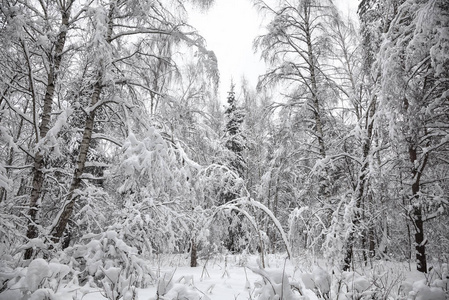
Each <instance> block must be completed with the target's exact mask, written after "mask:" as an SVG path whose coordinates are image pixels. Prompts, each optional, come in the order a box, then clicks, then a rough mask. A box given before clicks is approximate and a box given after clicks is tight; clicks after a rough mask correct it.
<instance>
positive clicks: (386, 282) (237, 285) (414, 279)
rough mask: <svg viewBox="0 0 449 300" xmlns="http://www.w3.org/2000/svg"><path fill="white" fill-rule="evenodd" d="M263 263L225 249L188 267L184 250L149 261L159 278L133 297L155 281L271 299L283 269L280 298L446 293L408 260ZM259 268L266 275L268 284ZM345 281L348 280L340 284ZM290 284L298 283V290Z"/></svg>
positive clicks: (208, 293) (96, 294)
mask: <svg viewBox="0 0 449 300" xmlns="http://www.w3.org/2000/svg"><path fill="white" fill-rule="evenodd" d="M265 263H266V265H267V267H266V268H265V269H264V270H263V271H261V269H260V265H259V264H260V260H259V258H258V257H257V256H255V255H249V256H241V255H228V256H219V257H216V258H212V259H209V260H207V261H204V260H202V261H200V262H199V266H198V267H195V268H191V267H189V266H187V265H188V257H187V256H185V257H182V256H177V257H172V258H171V259H169V258H165V259H163V260H162V261H159V262H158V263H156V264H155V265H157V264H159V265H161V266H159V267H156V268H154V273H155V274H157V276H159V278H160V279H159V283H158V285H154V286H150V287H148V288H146V289H138V290H137V295H138V299H140V300H142V299H143V300H152V299H157V290H158V286H159V291H160V294H159V296H160V299H198V300H199V299H203V300H206V299H211V300H229V299H242V300H243V299H267V300H268V299H277V298H276V296H275V295H274V294H275V290H276V288H277V291H280V289H279V285H280V286H282V278H284V277H283V275H284V274H285V275H286V277H287V278H288V279H287V280H286V281H285V282H287V284H285V282H284V285H285V286H287V287H288V288H289V289H290V287H293V288H292V291H293V292H292V294H290V296H285V295H284V296H283V299H286V300H290V299H304V300H305V299H310V300H314V299H322V298H324V299H379V298H376V297H380V296H388V297H389V298H386V299H414V300H445V299H449V295H448V294H444V292H443V289H441V288H440V287H435V286H432V285H435V284H432V285H431V286H430V287H429V286H428V285H427V284H426V282H427V280H428V279H431V278H429V275H427V276H425V275H424V274H422V273H420V272H418V271H416V266H413V265H409V264H408V263H397V262H385V261H377V262H375V264H374V265H373V267H367V268H364V269H360V270H359V271H357V272H348V273H340V274H335V272H334V274H332V270H331V269H329V268H328V267H327V266H326V263H325V262H324V261H321V262H315V263H311V261H310V260H308V259H307V258H305V257H303V258H301V259H295V260H293V261H292V260H288V259H286V255H280V254H279V255H269V256H267V257H266V262H265ZM410 269H411V270H410ZM440 271H441V270H440ZM260 272H262V275H263V274H266V275H267V277H269V278H271V279H272V280H273V282H272V283H273V284H271V283H270V282H268V281H269V280H268V281H267V278H263V277H262V276H261V275H260ZM256 273H259V274H256ZM436 275H437V274H434V276H436ZM276 278H278V280H276ZM264 279H265V280H264ZM284 280H285V279H284ZM276 281H277V284H278V286H277V287H276ZM349 284H350V285H351V286H345V285H349ZM440 284H445V286H443V285H442V286H441V287H445V289H446V290H447V284H448V281H447V280H446V281H445V282H444V283H443V282H440ZM295 285H297V286H299V289H300V290H301V294H300V293H299V292H298V290H296V289H295ZM301 287H302V288H301ZM320 288H321V289H320ZM281 293H282V292H281ZM285 294H287V293H285ZM337 295H338V298H337ZM370 297H374V298H370ZM83 299H85V300H94V299H95V300H96V299H106V298H104V297H103V296H102V293H101V292H100V291H94V290H91V292H90V293H88V294H86V295H85V296H84V297H83Z"/></svg>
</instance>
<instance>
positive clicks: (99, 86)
mask: <svg viewBox="0 0 449 300" xmlns="http://www.w3.org/2000/svg"><path fill="white" fill-rule="evenodd" d="M115 8H116V2H112V3H111V5H110V8H109V12H108V30H107V33H106V37H105V40H106V42H107V43H108V44H111V42H112V28H113V22H112V20H113V16H114V11H115ZM102 63H104V62H102ZM98 67H99V70H98V76H97V79H96V82H95V84H94V90H93V93H92V97H91V102H90V111H89V114H88V116H87V118H86V124H85V126H84V132H83V139H82V141H81V144H80V148H79V155H78V160H77V166H76V169H75V171H74V174H73V179H72V183H71V185H70V189H69V193H68V195H67V198H66V201H65V204H64V206H63V208H62V210H61V212H60V214H59V216H58V219H57V221H56V225H55V226H54V227H53V228H52V230H51V234H52V241H53V242H55V243H58V242H59V241H60V239H61V237H62V235H63V234H64V230H65V229H66V226H67V223H68V222H69V219H70V217H71V216H72V213H73V209H74V206H75V202H76V199H77V198H76V196H74V193H75V191H76V190H77V189H79V188H80V186H81V176H82V175H83V173H84V168H85V165H86V160H87V153H88V152H89V148H90V141H91V140H92V133H93V128H94V123H95V113H96V109H97V107H96V105H97V104H98V102H99V101H100V96H101V92H102V90H103V77H104V72H105V71H103V70H102V68H103V67H105V66H101V64H100V66H98ZM64 245H66V246H67V245H68V242H67V241H66V242H65V243H64Z"/></svg>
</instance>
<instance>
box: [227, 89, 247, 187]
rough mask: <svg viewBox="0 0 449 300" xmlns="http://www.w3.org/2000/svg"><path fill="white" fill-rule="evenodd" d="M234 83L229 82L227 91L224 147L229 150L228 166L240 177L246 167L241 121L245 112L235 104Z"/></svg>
mask: <svg viewBox="0 0 449 300" xmlns="http://www.w3.org/2000/svg"><path fill="white" fill-rule="evenodd" d="M234 87H235V85H234V84H233V83H231V90H230V91H229V92H228V105H229V106H228V108H227V109H226V111H225V114H226V119H227V123H226V139H225V147H226V149H227V150H229V151H230V153H228V155H229V156H228V157H229V167H230V168H231V169H232V170H233V171H235V172H237V174H238V175H239V177H240V178H244V177H245V176H244V171H245V169H246V163H245V160H244V158H243V151H244V150H245V148H246V147H245V140H246V139H245V136H244V134H243V130H242V127H243V121H244V118H245V112H244V111H243V109H241V108H240V107H238V106H237V100H236V99H235V92H234Z"/></svg>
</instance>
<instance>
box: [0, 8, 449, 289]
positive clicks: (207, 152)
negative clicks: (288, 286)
mask: <svg viewBox="0 0 449 300" xmlns="http://www.w3.org/2000/svg"><path fill="white" fill-rule="evenodd" d="M191 2H193V4H195V5H197V6H199V7H201V8H207V7H208V6H209V5H210V4H211V2H212V1H206V0H203V1H191ZM255 5H256V7H257V8H259V9H260V11H261V12H262V13H264V14H265V17H266V18H267V21H268V23H267V24H268V25H267V28H266V34H264V35H262V36H260V37H258V38H257V39H256V40H255V48H256V49H257V50H259V51H260V53H261V54H262V58H263V59H264V60H265V61H266V63H267V66H268V67H267V68H268V69H267V73H266V74H263V75H261V77H260V82H259V86H258V89H257V91H256V90H253V89H251V88H250V87H249V86H248V84H247V83H246V81H245V80H243V84H242V86H241V87H237V88H236V90H234V86H232V88H231V91H230V92H229V95H228V98H227V99H219V98H218V96H217V93H216V90H217V84H218V71H217V61H216V58H215V55H214V53H213V52H212V51H209V50H208V49H206V47H205V41H204V40H203V38H202V37H201V36H199V35H198V34H197V33H196V31H195V30H194V29H193V28H191V27H190V26H189V25H188V24H187V23H186V14H187V12H186V10H185V7H184V6H183V3H182V1H176V0H173V1H162V2H159V1H139V0H132V1H128V0H127V1H124V0H111V1H93V0H90V1H72V0H61V1H3V2H2V5H1V9H0V26H1V31H0V45H1V49H2V51H1V53H0V121H1V122H0V139H1V144H0V232H1V234H0V254H1V259H2V260H3V259H4V263H2V264H0V266H3V265H8V266H9V267H18V266H19V265H27V264H29V263H30V262H32V261H33V260H34V261H35V259H37V258H44V259H46V260H48V261H50V260H51V259H59V260H60V261H61V262H62V263H67V264H68V263H69V261H70V259H68V258H67V257H70V255H72V254H73V253H81V252H82V253H85V259H86V260H87V259H91V260H94V259H98V258H97V257H95V258H94V257H90V256H89V255H90V254H89V253H92V252H89V251H91V250H89V249H91V248H90V247H94V245H96V244H97V243H100V242H101V241H103V242H104V243H105V244H104V249H107V251H113V250H111V249H112V248H114V247H116V248H117V249H119V250H120V251H121V252H120V251H119V252H113V253H112V252H111V253H109V252H108V253H109V254H108V255H110V256H113V257H115V256H117V260H116V261H118V262H117V264H119V265H120V264H122V265H123V264H126V265H127V266H130V268H131V266H133V268H138V267H137V264H135V261H136V259H141V258H151V257H153V256H154V255H157V254H159V253H178V252H191V253H192V256H191V257H192V266H195V265H196V259H197V256H198V254H197V252H199V253H202V255H205V256H209V255H212V254H213V253H216V252H224V251H243V250H246V251H252V252H259V253H260V255H261V260H262V262H261V264H262V265H263V264H264V262H263V257H264V256H263V255H264V253H266V252H276V251H287V253H288V255H289V256H296V255H298V254H299V253H301V252H304V251H310V252H312V253H313V254H315V255H323V256H324V257H326V258H327V259H328V261H329V262H332V263H334V265H335V266H338V267H339V268H341V269H343V270H349V269H350V268H353V267H355V266H356V265H359V264H368V263H369V262H370V261H372V260H373V259H385V258H387V257H388V258H394V259H398V260H412V259H414V258H416V259H417V261H418V264H417V267H418V270H419V271H421V272H426V271H427V270H428V261H429V259H437V260H441V261H447V259H448V253H449V240H448V236H447V231H448V226H447V224H449V215H448V204H449V200H448V194H449V174H448V170H449V166H448V164H449V154H448V153H449V68H448V65H449V54H448V53H449V4H448V3H447V2H446V1H444V0H431V1H424V0H422V1H421V0H405V1H404V0H401V1H396V0H364V1H361V3H360V5H359V11H358V16H359V24H360V29H356V28H355V25H354V24H352V23H351V22H349V21H345V20H344V19H343V18H342V17H341V15H340V13H339V12H338V10H337V9H336V8H335V6H334V4H333V2H332V1H325V0H323V1H321V0H316V1H315V0H292V1H278V3H276V4H273V5H269V4H268V3H266V2H264V1H261V0H258V1H255ZM180 53H182V54H180ZM225 84H227V83H225ZM225 100H227V104H226V103H225V104H224V106H225V109H223V105H222V103H224V102H225ZM103 242H101V243H103ZM125 244H126V245H127V246H126V247H124V246H123V247H122V246H120V245H125ZM108 245H109V246H108ZM110 245H115V246H110ZM128 247H129V248H128ZM64 249H65V250H64ZM80 249H81V250H80ZM132 249H134V250H135V251H134V250H132ZM77 251H78V252H77ZM80 251H81V252H80ZM83 251H84V252H83ZM105 251H106V250H105ZM117 251H118V250H117ZM133 251H134V252H133ZM70 253H71V254H70ZM117 253H119V254H117ZM73 255H75V254H73ZM105 257H106V256H105ZM137 257H138V258H137ZM22 258H24V259H25V260H22ZM100 260H101V259H100ZM123 260H125V261H123ZM72 263H73V262H72ZM102 263H105V262H104V261H103V262H102ZM98 264H101V263H100V262H98ZM106 265H107V264H106V263H105V265H104V268H106ZM107 266H110V265H107ZM115 267H118V265H117V266H115ZM80 268H81V266H80ZM136 270H137V269H136ZM139 270H140V269H139ZM139 272H144V271H142V270H140V271H139ZM139 274H140V273H139ZM127 278H128V277H127ZM135 280H137V279H135ZM138 280H139V282H140V283H142V282H144V281H145V280H144V278H143V277H139V279H138ZM4 284H6V283H4ZM142 284H143V283H142ZM2 289H3V288H2V287H1V286H0V293H1V291H2Z"/></svg>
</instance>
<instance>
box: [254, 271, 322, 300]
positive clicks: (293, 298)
mask: <svg viewBox="0 0 449 300" xmlns="http://www.w3.org/2000/svg"><path fill="white" fill-rule="evenodd" d="M249 269H250V270H252V271H253V272H254V273H256V274H258V275H260V276H262V280H259V281H257V282H255V284H254V285H255V290H254V297H256V298H255V299H258V300H307V299H310V300H312V299H318V298H317V296H316V295H315V294H314V293H313V292H312V291H311V290H309V289H307V288H305V287H304V286H303V285H301V284H299V283H297V282H290V280H289V277H288V276H287V274H286V273H285V271H284V270H275V271H273V270H270V271H267V270H263V269H256V268H249Z"/></svg>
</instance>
